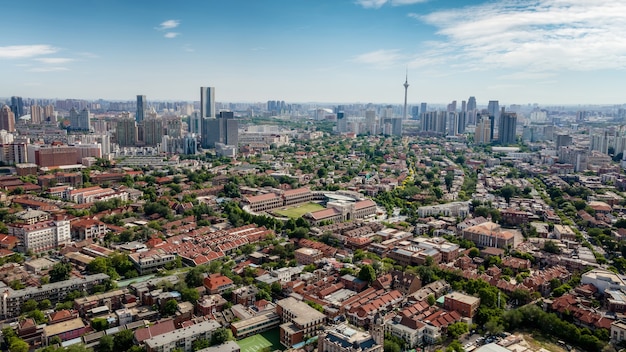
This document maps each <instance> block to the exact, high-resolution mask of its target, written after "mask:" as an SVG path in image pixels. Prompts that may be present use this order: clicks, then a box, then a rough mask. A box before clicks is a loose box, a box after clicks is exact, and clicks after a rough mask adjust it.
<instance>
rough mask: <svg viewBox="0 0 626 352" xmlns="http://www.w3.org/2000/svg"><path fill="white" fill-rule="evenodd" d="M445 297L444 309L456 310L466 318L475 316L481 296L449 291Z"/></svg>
mask: <svg viewBox="0 0 626 352" xmlns="http://www.w3.org/2000/svg"><path fill="white" fill-rule="evenodd" d="M443 298H444V301H443V308H444V309H447V310H453V311H456V312H458V313H459V314H461V315H462V316H464V317H466V318H473V317H474V315H475V314H476V312H477V311H478V306H479V305H480V298H478V297H474V296H469V295H466V294H463V293H460V292H452V293H449V294H447V295H445V296H443Z"/></svg>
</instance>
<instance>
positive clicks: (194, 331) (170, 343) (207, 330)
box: [144, 320, 221, 352]
mask: <svg viewBox="0 0 626 352" xmlns="http://www.w3.org/2000/svg"><path fill="white" fill-rule="evenodd" d="M220 327H221V325H220V323H218V322H217V321H215V320H206V321H203V322H200V323H196V324H193V325H190V326H185V327H183V328H180V329H176V330H174V331H172V332H168V333H165V334H161V335H158V336H154V337H152V338H149V339H147V340H145V341H144V344H145V345H146V350H147V352H171V351H172V350H174V349H180V350H182V351H184V352H192V351H193V346H192V344H193V342H194V341H196V340H200V339H205V340H209V341H210V340H211V336H212V335H213V332H214V331H215V330H217V329H218V328H220Z"/></svg>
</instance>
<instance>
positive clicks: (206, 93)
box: [200, 87, 215, 119]
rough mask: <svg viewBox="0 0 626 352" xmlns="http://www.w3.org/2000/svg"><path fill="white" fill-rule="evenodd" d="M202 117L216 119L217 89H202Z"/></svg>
mask: <svg viewBox="0 0 626 352" xmlns="http://www.w3.org/2000/svg"><path fill="white" fill-rule="evenodd" d="M200 116H201V117H202V118H203V119H214V118H215V87H200Z"/></svg>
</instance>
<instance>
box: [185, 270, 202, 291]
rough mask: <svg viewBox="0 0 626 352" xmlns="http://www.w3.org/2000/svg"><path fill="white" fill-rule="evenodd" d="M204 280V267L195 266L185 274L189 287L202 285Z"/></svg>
mask: <svg viewBox="0 0 626 352" xmlns="http://www.w3.org/2000/svg"><path fill="white" fill-rule="evenodd" d="M202 280H204V270H203V267H198V266H197V267H195V268H193V269H191V270H189V271H188V272H187V275H185V283H186V284H187V286H188V287H199V286H202Z"/></svg>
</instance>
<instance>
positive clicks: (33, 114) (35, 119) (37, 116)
mask: <svg viewBox="0 0 626 352" xmlns="http://www.w3.org/2000/svg"><path fill="white" fill-rule="evenodd" d="M43 116H44V109H43V108H42V107H41V106H39V105H31V107H30V123H32V124H35V125H38V124H40V123H41V122H42V121H43Z"/></svg>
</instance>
